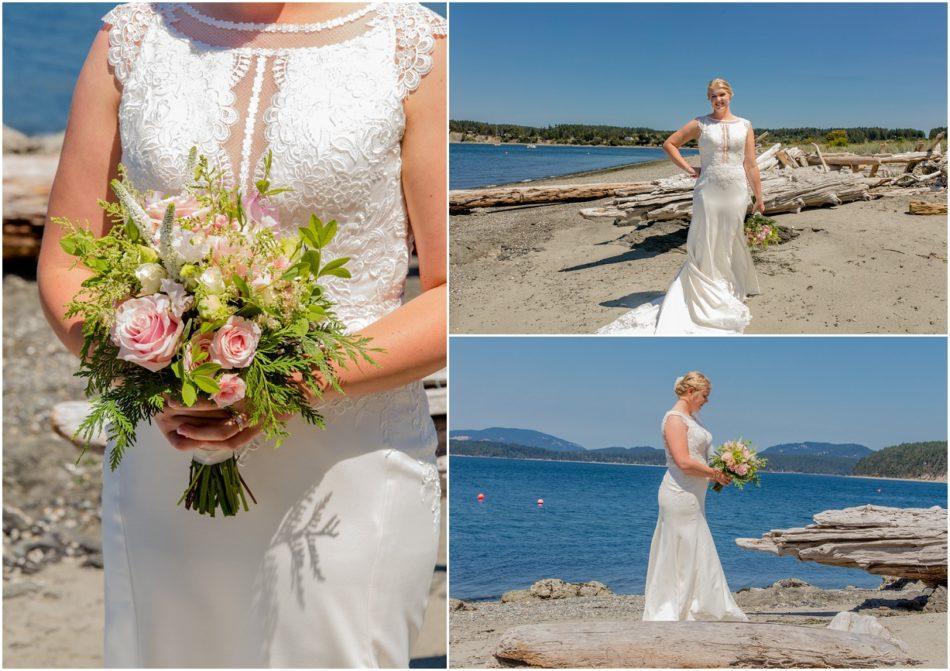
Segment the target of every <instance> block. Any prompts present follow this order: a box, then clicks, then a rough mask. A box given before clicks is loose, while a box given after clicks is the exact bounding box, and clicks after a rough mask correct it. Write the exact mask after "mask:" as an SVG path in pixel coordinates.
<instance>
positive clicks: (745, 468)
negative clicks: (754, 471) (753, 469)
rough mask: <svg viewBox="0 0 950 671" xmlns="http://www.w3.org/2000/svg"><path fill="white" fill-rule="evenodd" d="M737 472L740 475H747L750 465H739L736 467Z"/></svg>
mask: <svg viewBox="0 0 950 671" xmlns="http://www.w3.org/2000/svg"><path fill="white" fill-rule="evenodd" d="M735 471H736V473H738V474H739V475H745V474H746V473H748V472H749V465H748V464H739V465H738V466H736V467H735Z"/></svg>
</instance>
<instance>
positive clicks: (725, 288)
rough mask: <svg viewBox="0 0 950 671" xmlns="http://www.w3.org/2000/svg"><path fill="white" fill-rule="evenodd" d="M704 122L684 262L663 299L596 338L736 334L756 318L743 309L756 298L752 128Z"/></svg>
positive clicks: (604, 329) (706, 119)
mask: <svg viewBox="0 0 950 671" xmlns="http://www.w3.org/2000/svg"><path fill="white" fill-rule="evenodd" d="M696 120H697V121H698V122H699V127H700V136H699V154H700V165H701V166H702V169H701V170H700V174H699V178H698V179H697V180H696V186H695V188H694V189H693V218H692V221H691V222H690V225H689V233H688V234H687V238H686V261H685V262H684V263H683V266H682V267H681V268H680V271H679V273H677V275H676V278H675V279H674V280H673V283H672V284H671V285H670V287H669V289H668V290H667V292H666V294H665V295H664V296H662V297H660V298H657V299H654V300H653V301H650V302H648V303H644V304H643V305H640V306H638V307H636V308H634V309H633V310H630V311H629V312H627V313H626V314H624V315H623V316H621V317H620V318H619V319H617V320H616V321H613V322H611V323H610V324H607V325H606V326H604V327H602V328H601V329H599V330H598V331H597V332H598V333H606V334H613V335H640V334H645V335H653V334H657V335H725V334H738V333H742V331H743V330H744V329H745V328H746V327H747V326H748V325H749V322H750V321H751V319H752V315H751V314H750V312H749V308H748V307H746V305H745V304H744V302H743V301H745V299H746V298H747V297H748V296H750V295H752V294H757V293H759V284H758V280H757V279H756V276H755V268H754V267H753V265H752V255H751V254H750V253H749V248H748V246H747V243H746V239H745V232H744V230H743V222H744V220H745V216H746V211H747V209H748V205H749V197H750V190H749V185H748V180H747V178H746V174H745V168H744V167H743V164H742V162H743V159H744V156H745V142H746V134H747V133H750V132H752V124H751V123H749V121H748V120H746V119H742V118H737V119H733V120H732V121H716V120H715V119H713V118H712V117H710V116H701V117H697V119H696Z"/></svg>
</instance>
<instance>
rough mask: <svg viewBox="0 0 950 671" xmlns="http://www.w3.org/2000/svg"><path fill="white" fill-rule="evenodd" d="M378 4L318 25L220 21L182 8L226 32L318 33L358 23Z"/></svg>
mask: <svg viewBox="0 0 950 671" xmlns="http://www.w3.org/2000/svg"><path fill="white" fill-rule="evenodd" d="M378 4H379V3H378V2H368V3H366V4H365V5H363V6H362V7H360V8H359V9H357V10H355V11H352V12H350V13H348V14H344V15H342V16H338V17H336V18H334V19H328V20H326V21H320V22H317V23H251V22H239V21H228V20H226V19H219V18H216V17H213V16H209V15H208V14H205V13H204V12H202V11H200V10H199V9H198V8H196V7H194V6H193V5H191V4H189V3H182V5H181V7H182V9H183V10H184V12H185V13H186V14H187V15H188V16H190V17H191V18H193V19H195V20H196V21H199V22H200V23H203V24H205V25H208V26H212V27H214V28H221V29H224V30H241V31H247V32H251V31H254V32H265V33H316V32H320V31H322V30H331V29H333V28H338V27H340V26H342V25H344V24H347V23H352V22H353V21H357V20H359V19H361V18H363V17H364V16H366V15H367V14H369V13H370V12H372V11H373V10H374V9H375V8H376V7H377V5H378Z"/></svg>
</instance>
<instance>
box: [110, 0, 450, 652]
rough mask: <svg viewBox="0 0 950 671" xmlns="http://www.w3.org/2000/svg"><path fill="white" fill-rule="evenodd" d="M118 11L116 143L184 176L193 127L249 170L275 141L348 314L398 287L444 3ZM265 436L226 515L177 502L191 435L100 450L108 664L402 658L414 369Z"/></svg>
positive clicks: (423, 543)
mask: <svg viewBox="0 0 950 671" xmlns="http://www.w3.org/2000/svg"><path fill="white" fill-rule="evenodd" d="M103 20H104V21H105V22H106V23H107V24H109V26H110V37H109V40H110V49H109V62H110V64H111V65H112V66H113V68H114V72H115V76H116V78H117V79H118V81H119V82H120V83H121V87H122V98H121V105H120V108H119V128H120V133H121V140H122V162H123V163H124V164H125V166H126V167H127V168H128V174H129V178H130V179H131V181H132V182H133V183H134V184H135V186H136V187H138V188H139V189H142V190H145V189H155V190H159V191H164V192H174V191H177V190H179V189H180V188H181V187H182V186H183V183H184V181H183V180H184V177H185V174H186V173H185V167H186V165H187V159H188V152H189V148H190V147H192V146H193V145H196V146H197V147H198V150H199V152H200V153H202V154H204V155H206V156H208V157H209V159H210V160H211V161H212V162H213V163H214V164H216V165H217V166H219V167H220V168H222V169H223V170H224V173H225V176H226V180H227V181H228V183H229V185H241V186H242V187H243V188H244V189H245V190H246V189H247V188H248V187H249V186H250V185H251V184H253V181H254V180H255V179H257V178H259V176H260V175H261V168H262V166H261V158H262V157H263V156H264V155H265V154H266V152H267V150H268V149H270V150H271V151H272V152H273V169H272V172H271V176H272V183H274V184H278V185H281V186H289V187H292V188H293V191H292V192H289V193H283V194H280V195H278V196H276V197H275V200H276V202H277V204H278V206H279V209H280V215H281V223H282V224H283V225H287V226H288V227H292V226H293V225H296V224H300V223H303V222H305V221H306V218H307V217H308V216H309V214H310V213H311V212H313V213H315V214H316V215H317V216H318V217H320V218H321V219H323V220H324V221H327V220H330V219H336V220H337V221H338V222H339V224H340V228H339V233H338V234H337V237H336V239H335V240H334V241H333V243H332V244H331V248H330V250H329V252H330V254H331V255H333V256H335V257H336V256H348V257H351V259H352V260H351V261H350V263H349V265H348V267H349V268H350V270H351V271H352V273H353V279H352V280H349V281H348V280H338V279H336V278H332V279H331V281H329V282H327V284H326V286H327V290H328V292H329V295H330V296H331V298H332V299H333V300H334V301H335V303H336V304H337V306H338V314H339V316H340V317H341V319H342V320H343V321H344V322H345V323H346V324H347V326H348V328H350V329H351V330H356V329H360V328H362V327H364V326H366V325H367V324H370V323H371V322H374V321H376V320H378V319H379V318H380V317H382V316H384V315H385V314H387V313H389V312H391V311H392V310H395V309H396V308H397V307H399V305H400V304H401V300H402V294H403V288H404V283H405V278H406V273H407V268H408V263H409V253H410V249H411V244H412V242H411V231H410V229H409V223H408V221H407V215H406V209H405V205H404V201H403V196H402V191H401V182H400V174H401V163H400V141H401V138H402V135H403V130H404V126H405V114H404V109H403V102H404V100H405V98H406V97H407V96H408V95H410V94H411V92H412V91H413V90H414V89H415V88H416V87H417V86H418V85H419V83H420V81H421V79H422V77H423V76H424V75H425V74H426V73H427V72H428V71H429V69H430V68H431V65H432V60H431V52H432V50H433V47H434V44H435V36H437V35H444V34H445V23H444V21H443V20H442V19H441V18H440V17H438V16H437V15H435V14H433V13H432V12H430V11H429V10H427V9H425V8H423V7H421V6H419V5H416V4H392V5H389V4H372V5H365V6H364V5H354V6H353V11H352V12H351V13H350V14H348V15H347V16H344V17H342V18H340V19H337V20H333V21H328V22H324V23H321V24H237V23H231V22H225V21H220V20H217V19H214V18H212V17H209V16H206V15H203V14H201V13H200V12H199V11H198V10H197V9H195V8H193V7H190V6H188V5H179V4H171V5H149V4H138V3H135V4H127V5H122V6H119V7H117V8H115V9H113V10H112V11H110V12H109V13H108V14H107V15H106V16H105V17H104V18H103ZM322 412H323V413H324V415H325V417H326V420H327V428H326V429H325V430H320V429H318V428H316V427H313V426H311V425H309V424H307V423H305V422H304V421H303V420H301V419H299V418H298V419H295V420H292V421H291V423H290V425H289V428H290V431H291V437H290V438H289V439H288V440H287V441H286V442H285V443H284V444H283V445H282V446H281V447H280V448H279V449H276V450H275V449H273V448H272V447H271V446H270V445H268V444H266V443H265V444H264V445H263V446H262V447H261V448H260V449H257V450H254V451H248V452H247V453H245V455H244V456H243V457H242V461H243V462H244V465H243V466H242V473H243V475H244V478H245V480H246V481H247V483H248V485H249V486H250V488H251V490H252V491H253V492H254V494H255V496H256V497H257V499H258V504H257V505H256V506H252V507H251V509H250V511H249V512H243V511H242V512H240V513H239V514H238V515H237V516H236V517H233V518H222V517H221V516H220V515H218V516H217V517H215V518H210V517H206V516H199V515H198V514H196V513H195V512H194V511H189V510H185V509H184V507H183V506H176V505H175V503H176V501H177V500H178V497H179V496H180V494H181V493H182V491H183V490H184V488H185V486H186V484H187V483H186V479H187V475H188V463H189V462H190V460H191V455H190V454H189V453H182V452H177V451H176V450H174V449H173V448H172V447H171V446H170V445H169V444H168V442H167V441H166V440H165V438H164V437H163V436H162V434H161V433H160V431H159V429H158V428H157V427H156V426H155V425H144V424H143V425H141V426H139V427H138V441H137V444H136V445H135V446H134V447H132V448H131V449H129V451H128V452H127V453H126V456H125V458H124V459H123V461H122V463H121V465H120V467H119V468H118V470H117V471H115V472H111V471H109V470H108V468H106V469H105V473H104V483H103V494H102V534H103V554H104V560H105V590H106V591H105V611H106V623H105V660H106V664H107V665H108V666H110V667H144V666H148V667H152V666H155V667H261V666H278V667H405V666H407V665H408V662H409V646H410V642H411V640H412V639H413V637H414V635H415V633H416V632H417V630H418V628H419V626H420V624H421V621H422V618H423V614H424V611H425V606H426V601H427V597H428V592H429V585H430V582H431V579H432V574H433V569H434V565H435V562H436V557H437V550H438V538H439V500H440V488H439V474H438V471H437V469H436V467H435V448H436V445H437V436H436V431H435V427H434V425H433V423H432V421H431V419H430V417H429V412H428V405H427V402H426V396H425V392H424V390H423V387H422V383H421V382H420V383H414V384H410V385H408V386H405V387H402V388H399V389H396V390H393V391H388V392H384V393H379V394H373V395H369V396H364V397H361V398H344V399H342V400H338V401H333V402H329V403H327V404H324V406H323V408H322Z"/></svg>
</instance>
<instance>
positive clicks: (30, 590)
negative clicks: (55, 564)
mask: <svg viewBox="0 0 950 671" xmlns="http://www.w3.org/2000/svg"><path fill="white" fill-rule="evenodd" d="M42 589H43V583H41V582H37V581H35V580H17V581H11V582H7V583H4V585H3V598H4V599H15V598H17V597H18V596H24V595H25V594H34V593H36V592H39V591H40V590H42Z"/></svg>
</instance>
